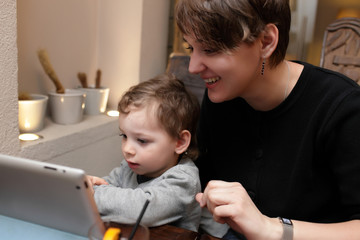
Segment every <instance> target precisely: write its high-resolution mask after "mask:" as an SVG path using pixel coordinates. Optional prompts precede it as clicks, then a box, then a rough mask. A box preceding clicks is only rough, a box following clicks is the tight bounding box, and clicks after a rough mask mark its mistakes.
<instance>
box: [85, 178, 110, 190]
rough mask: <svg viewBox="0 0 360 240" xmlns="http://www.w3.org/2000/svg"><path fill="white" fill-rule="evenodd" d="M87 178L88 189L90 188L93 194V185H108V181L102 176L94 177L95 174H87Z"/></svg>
mask: <svg viewBox="0 0 360 240" xmlns="http://www.w3.org/2000/svg"><path fill="white" fill-rule="evenodd" d="M86 177H87V180H88V183H89V184H90V189H91V192H92V193H93V194H94V188H93V187H94V185H109V183H108V182H106V181H105V180H104V179H102V178H99V177H95V176H90V175H87V176H86Z"/></svg>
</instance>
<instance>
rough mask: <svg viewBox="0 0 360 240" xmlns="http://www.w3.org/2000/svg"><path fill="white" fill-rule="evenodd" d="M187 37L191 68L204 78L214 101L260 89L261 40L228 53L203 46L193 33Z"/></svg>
mask: <svg viewBox="0 0 360 240" xmlns="http://www.w3.org/2000/svg"><path fill="white" fill-rule="evenodd" d="M184 39H185V41H186V42H187V43H188V44H189V49H190V50H191V59H190V64H189V72H191V73H194V74H199V75H200V77H201V78H202V79H204V81H205V83H206V86H207V88H208V96H209V99H210V100H211V101H212V102H215V103H218V102H223V101H227V100H231V99H233V98H236V97H243V98H245V99H246V98H248V97H252V95H253V94H254V93H255V92H256V86H257V84H258V83H259V81H258V80H259V79H260V77H259V76H260V70H261V63H262V58H261V46H260V43H259V41H255V42H254V43H253V44H252V45H248V44H245V43H241V44H239V46H238V47H237V48H236V49H234V50H232V51H231V52H229V53H224V52H219V51H214V50H213V49H209V47H205V46H203V45H202V44H201V42H198V41H197V40H196V39H195V38H193V37H192V36H189V35H185V36H184Z"/></svg>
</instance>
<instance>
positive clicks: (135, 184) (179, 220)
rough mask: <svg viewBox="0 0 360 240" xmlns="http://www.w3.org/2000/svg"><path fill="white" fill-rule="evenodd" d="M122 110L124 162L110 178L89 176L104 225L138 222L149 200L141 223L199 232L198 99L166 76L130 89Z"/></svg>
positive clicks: (182, 85) (120, 116) (124, 98)
mask: <svg viewBox="0 0 360 240" xmlns="http://www.w3.org/2000/svg"><path fill="white" fill-rule="evenodd" d="M118 108H119V112H120V115H119V128H120V136H121V137H122V145H121V148H122V153H123V156H124V158H125V159H124V160H123V161H122V162H121V164H120V167H117V168H115V169H113V170H112V171H111V172H110V174H109V176H106V177H104V178H98V177H94V176H89V180H90V182H91V183H92V185H93V186H94V198H95V201H96V204H97V207H98V209H99V212H100V214H101V215H102V218H103V220H105V221H115V222H120V223H134V222H135V221H136V219H137V217H138V215H139V214H140V212H141V209H142V207H143V205H144V203H145V201H146V199H149V200H150V204H149V205H148V207H147V210H146V212H145V214H144V216H143V218H142V220H141V223H142V224H144V225H146V226H149V227H153V226H159V225H163V224H171V225H175V226H177V227H181V228H185V229H189V230H192V231H197V230H198V226H199V222H200V215H201V209H200V207H199V204H198V203H197V202H196V200H195V195H196V194H197V193H199V192H200V191H201V188H200V180H199V175H198V169H197V168H196V166H195V165H194V163H193V161H192V159H195V157H196V156H197V148H196V144H195V143H196V142H195V130H196V125H197V120H198V115H199V111H200V106H199V103H198V101H197V99H196V97H195V96H193V95H192V94H191V93H190V92H188V91H187V90H186V89H185V86H184V84H183V83H182V82H181V81H179V80H177V79H174V78H172V77H161V78H155V79H151V80H148V81H145V82H141V83H139V84H138V85H136V86H133V87H131V88H130V89H129V90H128V91H127V92H126V93H125V94H124V95H123V97H122V99H121V100H120V102H119V106H118Z"/></svg>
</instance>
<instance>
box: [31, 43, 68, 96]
mask: <svg viewBox="0 0 360 240" xmlns="http://www.w3.org/2000/svg"><path fill="white" fill-rule="evenodd" d="M37 53H38V57H39V60H40V63H41V65H42V66H43V68H44V70H45V72H46V74H47V75H48V76H49V78H50V79H51V80H52V81H53V83H54V84H55V87H56V92H57V93H65V89H64V87H63V86H62V84H61V82H60V80H59V78H58V77H57V75H56V73H55V71H54V69H53V67H52V66H51V63H50V60H49V56H48V54H47V52H46V50H44V49H40V50H39V51H38V52H37Z"/></svg>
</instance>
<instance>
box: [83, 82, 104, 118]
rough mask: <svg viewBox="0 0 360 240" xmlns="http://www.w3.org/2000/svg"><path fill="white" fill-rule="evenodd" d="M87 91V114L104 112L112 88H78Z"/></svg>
mask: <svg viewBox="0 0 360 240" xmlns="http://www.w3.org/2000/svg"><path fill="white" fill-rule="evenodd" d="M78 89H79V90H81V91H84V92H85V93H86V100H85V114H87V115H97V114H101V113H104V112H105V110H106V105H107V102H108V98H109V92H110V89H109V88H107V87H100V88H95V87H94V86H90V87H88V88H78Z"/></svg>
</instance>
